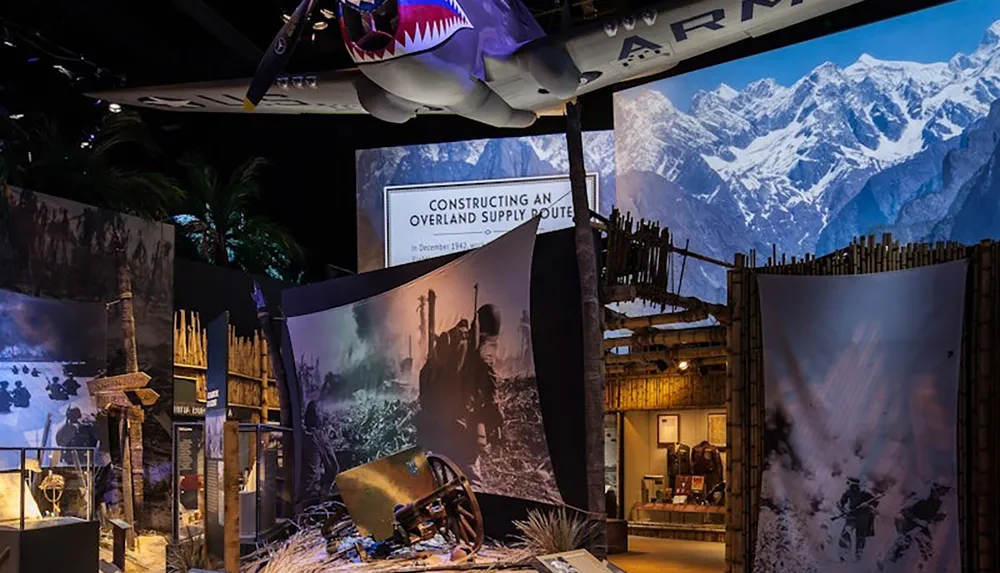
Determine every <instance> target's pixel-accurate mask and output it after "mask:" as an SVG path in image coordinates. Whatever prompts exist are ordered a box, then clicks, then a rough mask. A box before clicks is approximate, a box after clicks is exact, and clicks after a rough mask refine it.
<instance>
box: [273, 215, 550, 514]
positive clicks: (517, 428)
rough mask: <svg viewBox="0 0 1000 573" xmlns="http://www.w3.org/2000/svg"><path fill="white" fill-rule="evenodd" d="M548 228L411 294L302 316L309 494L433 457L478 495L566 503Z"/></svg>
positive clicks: (429, 280) (450, 268)
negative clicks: (539, 318) (548, 419)
mask: <svg viewBox="0 0 1000 573" xmlns="http://www.w3.org/2000/svg"><path fill="white" fill-rule="evenodd" d="M537 225H538V219H537V218H535V219H532V220H531V221H529V222H528V223H526V224H524V225H521V226H519V227H517V228H516V229H514V230H512V231H510V232H508V233H505V234H504V235H503V236H502V237H501V238H499V239H498V240H496V241H493V242H491V243H489V244H487V245H486V246H484V247H482V248H480V249H477V250H474V251H471V252H469V253H467V254H466V255H464V256H462V257H459V258H457V259H455V260H453V261H451V262H449V263H447V264H445V265H443V266H441V267H439V268H437V269H435V270H434V271H432V272H430V273H427V274H425V275H423V276H421V277H419V278H416V279H415V280H412V281H410V282H408V283H406V284H404V285H402V286H399V287H397V288H394V289H392V290H389V291H386V292H383V293H381V294H378V295H375V296H372V297H369V298H366V299H362V300H359V301H357V302H354V303H351V304H348V305H344V306H339V307H334V308H329V309H325V310H321V311H318V312H314V313H311V314H303V315H299V316H290V317H289V318H288V319H287V324H288V334H289V338H290V340H291V347H292V351H293V355H294V356H295V357H296V364H295V369H296V373H297V375H298V381H299V390H300V392H301V398H302V404H303V406H304V414H303V421H302V428H303V431H302V437H303V445H302V448H303V450H302V451H303V460H302V467H303V478H302V484H303V487H304V489H305V496H306V497H323V496H324V495H326V494H328V493H329V492H330V490H331V488H332V487H333V484H334V477H335V476H336V475H337V473H338V472H339V471H341V470H347V469H350V468H354V467H357V466H359V465H361V464H365V463H368V462H370V461H372V460H375V459H379V458H382V457H385V456H388V455H392V454H394V453H396V452H399V451H401V450H404V449H406V448H410V447H413V446H420V447H421V448H423V449H424V450H425V451H431V452H435V453H439V454H443V455H445V456H447V457H448V458H450V459H451V460H452V461H454V462H455V463H456V465H457V466H458V467H459V468H461V470H462V471H463V472H464V473H465V474H466V475H467V477H468V478H469V480H470V482H471V483H472V487H473V489H474V490H475V491H476V492H478V493H487V494H494V495H502V496H506V497H513V498H519V499H526V500H532V501H539V502H543V503H551V504H556V505H561V504H562V495H561V493H560V491H559V487H558V485H557V483H556V479H555V472H554V470H553V466H552V460H551V457H550V455H549V446H548V440H547V438H546V433H545V426H544V424H543V420H542V411H541V405H540V401H539V395H538V383H537V374H536V370H535V362H534V353H533V348H532V337H531V336H530V334H529V333H530V325H531V316H530V310H531V290H532V289H531V268H532V259H533V255H534V245H535V234H536V232H537Z"/></svg>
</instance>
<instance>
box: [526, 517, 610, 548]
mask: <svg viewBox="0 0 1000 573" xmlns="http://www.w3.org/2000/svg"><path fill="white" fill-rule="evenodd" d="M514 526H515V527H517V529H518V531H520V532H521V534H520V535H518V536H517V537H516V539H517V541H518V542H519V543H520V545H521V546H523V547H524V548H525V549H528V550H530V551H532V552H534V553H535V554H536V555H541V554H547V553H562V552H563V551H572V550H574V549H580V548H582V547H583V546H584V544H586V543H587V541H588V540H589V539H590V536H591V535H593V534H594V532H595V530H596V528H597V527H596V524H595V523H593V522H589V521H587V520H586V518H585V517H583V516H580V515H578V514H576V513H573V514H570V513H569V512H568V511H566V508H565V507H562V508H559V509H558V510H555V511H547V512H542V511H539V510H537V509H530V510H528V519H527V520H526V521H514Z"/></svg>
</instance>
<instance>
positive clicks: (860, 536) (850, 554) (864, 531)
mask: <svg viewBox="0 0 1000 573" xmlns="http://www.w3.org/2000/svg"><path fill="white" fill-rule="evenodd" d="M879 497H881V496H875V495H874V494H872V493H871V492H869V491H867V490H865V489H864V488H862V487H861V480H859V479H858V478H847V491H845V492H844V495H842V496H840V501H838V502H837V509H838V510H839V511H840V515H837V516H834V518H833V519H834V520H837V519H843V520H844V527H843V529H842V530H841V532H840V543H839V545H840V560H841V561H846V560H847V559H849V558H853V560H854V561H858V560H860V559H861V556H862V554H864V551H865V544H866V543H867V541H868V538H869V537H874V536H875V508H876V507H878V500H879ZM852 544H853V547H852ZM852 549H853V550H852Z"/></svg>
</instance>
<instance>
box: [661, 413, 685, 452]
mask: <svg viewBox="0 0 1000 573" xmlns="http://www.w3.org/2000/svg"><path fill="white" fill-rule="evenodd" d="M680 441H681V417H680V416H679V415H678V414H660V415H658V416H656V444H657V445H658V446H659V447H661V448H665V447H667V446H669V445H670V444H676V443H678V442H680Z"/></svg>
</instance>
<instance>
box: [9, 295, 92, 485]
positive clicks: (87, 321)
mask: <svg viewBox="0 0 1000 573" xmlns="http://www.w3.org/2000/svg"><path fill="white" fill-rule="evenodd" d="M106 346H107V310H105V305H104V304H102V303H94V302H76V301H71V300H56V299H50V298H39V297H33V296H28V295H24V294H19V293H15V292H10V291H6V290H0V445H3V446H10V447H17V446H47V447H53V446H57V447H94V446H98V445H100V447H101V449H102V450H103V451H104V452H105V453H107V448H108V444H106V443H101V444H99V442H100V440H101V436H102V435H103V436H105V439H106V436H107V428H106V424H104V423H100V422H99V420H98V409H97V403H96V401H95V400H94V398H93V397H92V396H91V393H90V387H89V385H88V382H90V381H91V380H93V379H94V378H95V377H96V376H98V375H99V374H100V373H101V372H102V371H103V370H104V369H105V367H106V357H105V353H106ZM47 436H49V437H47ZM43 437H47V442H45V443H43ZM0 458H2V461H0V470H4V471H6V470H10V469H14V468H17V467H18V464H19V463H20V461H19V460H18V459H16V458H17V455H15V453H14V452H5V453H4V455H2V456H0ZM102 461H103V459H98V460H97V462H98V463H101V462H102Z"/></svg>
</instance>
